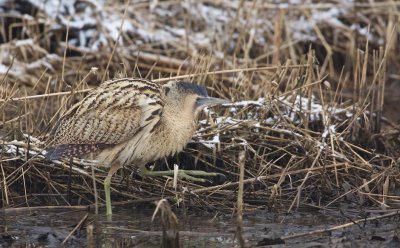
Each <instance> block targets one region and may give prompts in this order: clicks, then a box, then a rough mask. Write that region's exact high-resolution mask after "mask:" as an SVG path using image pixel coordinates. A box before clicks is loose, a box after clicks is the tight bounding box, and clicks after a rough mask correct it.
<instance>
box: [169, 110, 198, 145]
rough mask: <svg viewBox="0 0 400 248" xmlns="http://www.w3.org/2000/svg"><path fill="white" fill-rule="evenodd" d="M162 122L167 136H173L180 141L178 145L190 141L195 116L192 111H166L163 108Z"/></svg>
mask: <svg viewBox="0 0 400 248" xmlns="http://www.w3.org/2000/svg"><path fill="white" fill-rule="evenodd" d="M164 108H167V109H164V114H163V116H162V119H163V120H162V121H163V122H164V123H165V127H166V129H167V130H165V131H167V132H168V133H169V135H173V136H172V137H175V139H178V140H180V143H185V145H186V143H187V142H189V141H190V139H191V138H192V136H193V133H194V131H195V129H196V119H197V118H196V116H195V114H194V113H193V111H192V110H185V109H180V110H178V109H168V106H165V107H164Z"/></svg>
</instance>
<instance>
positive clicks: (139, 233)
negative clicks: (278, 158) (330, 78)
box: [0, 208, 400, 247]
mask: <svg viewBox="0 0 400 248" xmlns="http://www.w3.org/2000/svg"><path fill="white" fill-rule="evenodd" d="M114 213H115V214H114V215H113V219H112V221H107V219H106V218H105V216H104V215H94V214H93V213H89V212H87V211H76V210H35V211H23V212H21V211H20V212H18V213H17V212H9V213H7V214H6V213H4V212H2V213H1V215H0V216H1V218H0V247H59V246H60V245H61V243H62V242H63V241H64V240H65V239H66V238H67V237H68V235H69V234H70V233H71V231H72V230H73V229H74V228H75V227H76V226H77V225H78V223H79V222H81V221H82V220H83V218H84V217H85V216H87V218H86V219H85V220H84V221H83V222H82V225H81V228H78V229H77V230H76V232H74V233H73V234H72V235H71V236H70V237H69V238H68V239H67V241H66V242H65V246H66V247H86V246H87V245H88V242H92V245H93V246H92V247H160V243H161V235H162V232H161V230H162V228H161V224H160V223H159V221H158V220H157V219H156V220H155V221H154V222H152V221H151V217H152V214H153V211H151V210H138V209H122V208H117V209H115V210H114ZM177 216H178V219H179V236H180V244H181V247H234V246H238V241H237V239H235V231H236V224H235V217H234V216H233V215H232V214H226V213H225V214H222V213H213V214H212V215H211V214H209V213H208V214H204V213H201V212H200V213H199V212H196V213H194V212H190V211H189V212H188V213H185V214H184V213H177ZM349 219H350V217H343V216H340V215H339V214H335V213H330V214H327V213H321V212H301V213H299V212H298V213H294V214H278V213H271V212H267V211H255V212H254V211H253V212H251V213H247V214H246V215H245V216H244V233H243V234H244V237H245V239H246V240H247V242H248V243H249V244H250V245H251V246H260V247H261V246H267V245H272V247H288V246H289V247H365V246H369V247H400V242H399V238H398V237H400V224H399V223H400V222H399V217H398V216H397V217H396V216H395V217H392V218H386V219H381V220H377V221H371V222H367V223H361V224H357V225H352V226H351V227H349V228H344V229H339V230H335V231H331V232H327V233H323V234H318V235H306V236H303V237H299V238H293V239H285V237H288V236H290V235H293V234H297V233H307V232H311V231H314V230H320V229H324V228H328V227H333V226H337V225H340V224H343V223H347V222H349ZM350 222H351V221H350ZM87 227H89V229H90V228H91V227H93V236H92V237H93V238H92V239H90V235H89V236H88V235H87V229H88V228H87Z"/></svg>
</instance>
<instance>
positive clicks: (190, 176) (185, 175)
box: [140, 165, 223, 182]
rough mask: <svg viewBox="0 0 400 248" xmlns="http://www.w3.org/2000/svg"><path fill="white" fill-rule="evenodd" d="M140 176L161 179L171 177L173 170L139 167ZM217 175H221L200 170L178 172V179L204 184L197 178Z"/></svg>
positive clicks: (203, 180)
mask: <svg viewBox="0 0 400 248" xmlns="http://www.w3.org/2000/svg"><path fill="white" fill-rule="evenodd" d="M140 174H141V175H142V176H145V177H161V176H170V177H173V176H174V170H167V171H151V170H148V169H147V168H146V166H145V165H142V166H140ZM218 175H223V174H220V173H215V172H205V171H201V170H178V178H180V179H187V180H190V181H194V182H206V180H205V179H204V178H198V177H215V176H218ZM195 176H197V177H195Z"/></svg>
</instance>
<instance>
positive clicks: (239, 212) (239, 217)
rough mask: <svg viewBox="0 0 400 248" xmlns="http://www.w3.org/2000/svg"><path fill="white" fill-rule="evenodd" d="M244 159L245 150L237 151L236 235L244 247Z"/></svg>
mask: <svg viewBox="0 0 400 248" xmlns="http://www.w3.org/2000/svg"><path fill="white" fill-rule="evenodd" d="M245 159H246V151H244V150H243V151H240V152H239V163H238V164H239V190H238V196H237V203H236V237H237V239H238V240H239V244H240V247H246V242H245V239H244V235H243V180H244V164H245Z"/></svg>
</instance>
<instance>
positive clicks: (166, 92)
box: [164, 87, 171, 96]
mask: <svg viewBox="0 0 400 248" xmlns="http://www.w3.org/2000/svg"><path fill="white" fill-rule="evenodd" d="M170 90H171V89H170V88H169V87H165V88H164V94H165V95H166V96H168V93H169V91H170Z"/></svg>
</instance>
